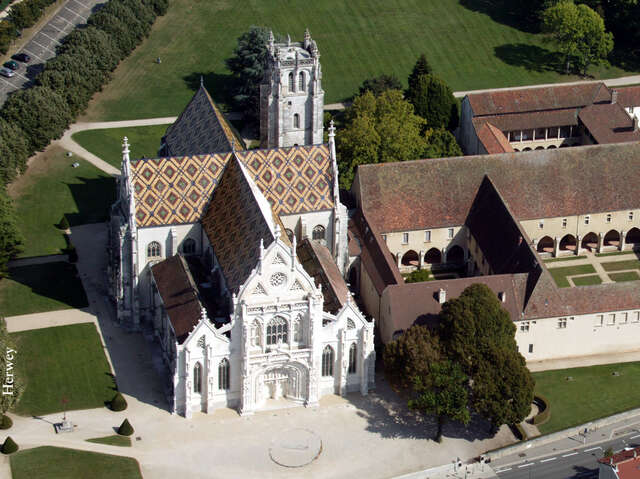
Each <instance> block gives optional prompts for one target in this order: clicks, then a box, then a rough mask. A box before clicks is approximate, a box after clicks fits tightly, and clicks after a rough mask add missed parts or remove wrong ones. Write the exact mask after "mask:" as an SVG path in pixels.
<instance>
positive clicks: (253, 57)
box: [226, 26, 269, 121]
mask: <svg viewBox="0 0 640 479" xmlns="http://www.w3.org/2000/svg"><path fill="white" fill-rule="evenodd" d="M268 41H269V31H268V30H267V29H266V28H264V27H256V26H252V27H251V28H249V30H248V31H247V32H245V33H243V34H242V35H241V36H240V37H239V38H238V45H237V46H236V48H235V49H234V50H233V56H232V57H231V58H228V59H227V61H226V64H227V68H229V70H231V73H232V74H233V76H234V77H235V79H236V83H237V87H236V94H235V95H234V97H233V100H234V102H235V103H236V105H237V107H238V108H239V109H241V110H242V111H243V112H245V115H246V116H247V117H248V118H249V119H252V120H254V121H258V114H259V111H258V110H259V106H260V82H261V81H262V77H263V75H264V68H265V65H266V63H267V55H268V51H267V42H268Z"/></svg>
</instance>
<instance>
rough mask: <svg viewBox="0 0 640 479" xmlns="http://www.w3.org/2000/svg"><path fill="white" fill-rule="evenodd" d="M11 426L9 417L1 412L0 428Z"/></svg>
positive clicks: (11, 422)
mask: <svg viewBox="0 0 640 479" xmlns="http://www.w3.org/2000/svg"><path fill="white" fill-rule="evenodd" d="M11 426H13V421H12V420H11V418H10V417H9V416H7V415H6V414H3V415H2V416H1V417H0V429H9V428H10V427H11Z"/></svg>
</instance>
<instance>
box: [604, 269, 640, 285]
mask: <svg viewBox="0 0 640 479" xmlns="http://www.w3.org/2000/svg"><path fill="white" fill-rule="evenodd" d="M609 278H611V280H612V281H616V282H621V281H635V280H637V279H640V276H638V273H636V272H635V271H627V272H625V273H609Z"/></svg>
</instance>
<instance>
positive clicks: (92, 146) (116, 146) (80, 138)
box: [72, 125, 169, 168]
mask: <svg viewBox="0 0 640 479" xmlns="http://www.w3.org/2000/svg"><path fill="white" fill-rule="evenodd" d="M168 126H169V125H153V126H138V127H133V128H110V129H105V130H86V131H81V132H79V133H76V134H74V135H73V137H72V138H73V140H74V141H76V142H77V143H79V144H80V145H82V147H83V148H85V149H86V150H89V151H90V152H91V153H93V154H94V155H96V156H98V157H99V158H102V159H103V160H104V161H107V162H109V163H110V164H112V165H113V166H115V167H116V168H120V163H122V139H123V138H124V137H125V136H126V137H127V138H128V140H129V145H131V147H130V150H131V154H130V157H131V158H141V157H143V156H144V157H147V158H149V157H155V156H157V154H158V149H159V148H160V140H161V139H162V137H163V136H164V134H165V132H166V131H167V127H168Z"/></svg>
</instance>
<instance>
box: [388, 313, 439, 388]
mask: <svg viewBox="0 0 640 479" xmlns="http://www.w3.org/2000/svg"><path fill="white" fill-rule="evenodd" d="M442 359H443V354H442V346H441V344H440V338H439V337H438V335H437V334H433V333H432V332H431V331H430V330H429V328H427V327H426V326H420V325H415V326H412V327H410V328H409V329H407V330H406V331H405V332H404V333H403V334H402V335H401V336H400V337H399V338H397V339H395V340H394V341H391V342H390V343H388V344H387V345H386V346H385V348H384V353H383V360H384V368H385V371H386V372H387V374H388V376H389V378H391V380H392V381H393V382H394V383H395V384H396V385H398V386H402V387H409V386H411V385H412V384H413V381H414V378H415V377H417V376H419V377H426V376H428V375H429V368H430V367H431V365H432V364H434V363H437V362H439V361H441V360H442Z"/></svg>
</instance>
